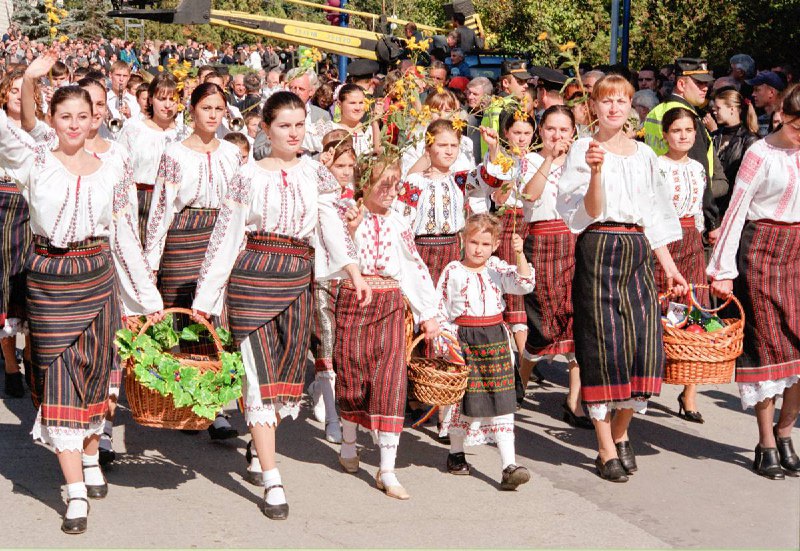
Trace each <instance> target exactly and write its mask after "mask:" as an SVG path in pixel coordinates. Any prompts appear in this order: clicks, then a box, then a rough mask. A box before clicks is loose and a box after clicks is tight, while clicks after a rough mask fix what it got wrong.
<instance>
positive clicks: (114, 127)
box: [108, 84, 125, 136]
mask: <svg viewBox="0 0 800 551" xmlns="http://www.w3.org/2000/svg"><path fill="white" fill-rule="evenodd" d="M124 93H125V92H124V87H123V86H122V84H120V86H119V90H118V91H117V113H118V114H119V116H117V117H114V118H113V119H110V120H109V121H108V129H109V130H110V131H111V133H112V134H114V135H115V136H116V135H117V134H119V133H120V132H121V131H122V127H123V126H124V125H125V119H124V117H123V116H122V113H120V109H122V105H123V104H124V103H125V100H123V99H122V94H124ZM109 113H110V111H109Z"/></svg>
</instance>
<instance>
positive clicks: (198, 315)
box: [191, 308, 211, 323]
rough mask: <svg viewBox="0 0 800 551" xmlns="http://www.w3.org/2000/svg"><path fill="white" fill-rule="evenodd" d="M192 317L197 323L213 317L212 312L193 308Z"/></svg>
mask: <svg viewBox="0 0 800 551" xmlns="http://www.w3.org/2000/svg"><path fill="white" fill-rule="evenodd" d="M191 318H192V319H193V320H194V321H196V322H197V323H203V322H204V321H208V320H210V319H211V314H208V313H206V312H203V311H200V310H197V309H195V308H192V316H191Z"/></svg>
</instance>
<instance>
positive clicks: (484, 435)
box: [442, 406, 514, 446]
mask: <svg viewBox="0 0 800 551" xmlns="http://www.w3.org/2000/svg"><path fill="white" fill-rule="evenodd" d="M445 430H446V431H447V434H451V435H455V436H463V437H464V445H465V446H482V445H484V444H496V443H497V442H498V441H507V440H512V441H513V440H514V414H513V413H509V414H507V415H498V416H496V417H469V416H468V415H462V414H461V412H460V411H459V408H458V407H457V406H454V407H453V413H452V418H451V419H450V420H449V421H448V420H447V419H445V421H444V422H443V426H442V432H445Z"/></svg>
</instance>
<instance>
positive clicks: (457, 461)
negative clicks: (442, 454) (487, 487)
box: [447, 452, 470, 475]
mask: <svg viewBox="0 0 800 551" xmlns="http://www.w3.org/2000/svg"><path fill="white" fill-rule="evenodd" d="M469 469H470V467H469V463H467V458H466V456H465V455H464V452H459V453H448V454H447V472H448V473H450V474H459V475H468V474H469V472H470V471H469Z"/></svg>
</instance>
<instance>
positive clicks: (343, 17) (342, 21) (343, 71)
mask: <svg viewBox="0 0 800 551" xmlns="http://www.w3.org/2000/svg"><path fill="white" fill-rule="evenodd" d="M346 5H347V0H341V2H340V3H339V7H340V8H344V7H345V6H346ZM349 18H350V16H349V15H347V14H346V13H342V12H339V26H340V27H347V21H348V19H349ZM347 62H348V58H347V56H344V55H340V56H339V80H340V81H342V82H344V80H345V78H346V75H347Z"/></svg>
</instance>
